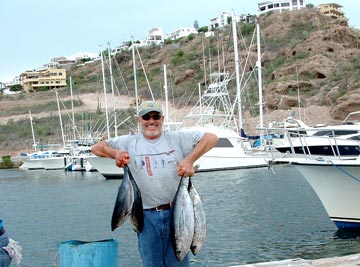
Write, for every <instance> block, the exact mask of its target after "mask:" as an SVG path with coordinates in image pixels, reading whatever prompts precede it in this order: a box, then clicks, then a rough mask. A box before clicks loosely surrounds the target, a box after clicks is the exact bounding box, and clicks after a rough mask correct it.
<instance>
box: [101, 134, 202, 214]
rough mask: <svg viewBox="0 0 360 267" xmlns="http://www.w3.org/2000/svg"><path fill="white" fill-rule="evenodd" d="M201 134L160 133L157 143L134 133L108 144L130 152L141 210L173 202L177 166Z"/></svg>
mask: <svg viewBox="0 0 360 267" xmlns="http://www.w3.org/2000/svg"><path fill="white" fill-rule="evenodd" d="M203 135H204V133H203V132H201V131H187V130H180V131H163V132H162V134H161V137H160V138H159V139H156V140H148V139H146V138H144V136H143V135H142V134H136V135H125V136H119V137H114V138H111V139H109V140H108V141H107V142H108V144H109V145H110V146H111V147H114V148H117V149H120V150H124V151H127V152H128V153H129V155H130V163H129V168H130V171H131V173H132V174H133V176H134V179H135V181H136V183H137V185H138V187H139V189H140V191H141V197H142V200H143V207H144V209H149V208H153V207H156V206H159V205H162V204H167V203H170V202H171V201H173V198H174V196H175V193H176V190H177V187H178V185H179V178H180V177H179V176H178V174H177V164H178V163H179V162H180V161H181V160H183V159H184V158H185V157H186V156H187V155H188V154H189V153H190V152H191V151H192V150H193V148H194V146H195V145H196V144H197V143H198V142H199V141H200V139H201V138H202V137H203Z"/></svg>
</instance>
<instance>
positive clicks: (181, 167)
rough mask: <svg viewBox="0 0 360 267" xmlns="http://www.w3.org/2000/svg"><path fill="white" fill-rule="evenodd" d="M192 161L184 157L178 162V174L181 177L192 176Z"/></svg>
mask: <svg viewBox="0 0 360 267" xmlns="http://www.w3.org/2000/svg"><path fill="white" fill-rule="evenodd" d="M193 165H194V163H193V162H192V161H191V160H187V159H184V160H182V161H180V162H179V164H178V175H179V176H182V177H192V176H194V174H195V170H194V166H193Z"/></svg>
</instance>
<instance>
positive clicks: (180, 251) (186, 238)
mask: <svg viewBox="0 0 360 267" xmlns="http://www.w3.org/2000/svg"><path fill="white" fill-rule="evenodd" d="M173 203H174V204H173V210H172V221H171V235H172V237H171V238H172V240H173V246H174V251H175V254H176V257H177V259H178V260H179V261H182V260H183V259H184V258H185V256H186V255H187V254H188V252H189V251H190V246H191V243H192V240H193V236H194V207H193V204H192V201H191V198H190V195H189V192H188V189H187V186H186V184H185V181H184V177H181V179H180V182H179V186H178V189H177V191H176V194H175V197H174V201H173Z"/></svg>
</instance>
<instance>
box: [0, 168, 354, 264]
mask: <svg viewBox="0 0 360 267" xmlns="http://www.w3.org/2000/svg"><path fill="white" fill-rule="evenodd" d="M275 171H276V174H273V173H272V172H271V171H269V170H268V169H267V168H260V169H247V170H233V171H223V172H212V173H198V174H196V176H195V178H194V184H195V186H196V187H197V189H198V191H199V193H200V195H201V196H202V198H203V201H204V205H205V211H206V215H207V221H208V230H207V240H206V243H205V245H204V247H203V249H202V250H201V251H200V254H199V255H198V256H196V257H192V258H191V260H192V266H197V267H200V266H218V267H220V266H222V267H223V266H231V265H239V264H247V263H254V262H263V261H270V260H282V259H289V258H304V259H316V258H322V257H332V256H342V255H348V254H352V253H359V252H360V236H358V235H356V234H351V233H342V232H339V231H337V228H336V227H335V225H334V224H333V223H332V222H331V221H330V220H329V218H328V216H327V214H326V212H325V210H324V208H323V207H322V205H321V203H320V201H319V199H318V198H317V196H316V195H315V193H314V192H313V191H312V189H311V187H310V186H309V185H308V184H307V182H306V181H305V180H304V179H303V178H302V176H301V175H300V174H299V173H298V172H297V171H296V169H295V168H292V167H285V166H284V167H279V166H276V168H275ZM120 182H121V181H120V180H105V179H104V178H103V177H102V176H101V175H100V174H99V173H97V172H91V173H87V172H83V173H80V172H64V171H19V170H1V171H0V189H1V191H0V192H1V193H0V203H1V208H0V216H2V217H3V219H4V220H5V226H6V229H7V231H8V232H9V234H10V237H11V238H13V239H14V240H16V241H18V242H19V244H20V245H21V246H22V247H23V260H22V262H21V264H20V265H19V266H32V267H39V266H59V259H58V255H57V252H58V251H57V244H58V243H60V242H64V241H67V240H82V241H94V240H103V239H109V238H115V239H117V240H118V241H119V256H120V258H119V265H120V266H127V267H134V266H141V261H140V257H139V254H138V251H137V238H136V234H135V232H134V231H133V230H132V229H131V226H130V225H129V224H128V223H127V222H126V223H125V224H124V225H123V226H121V227H120V229H117V230H115V231H114V232H112V231H111V230H110V221H111V215H112V210H113V207H114V203H115V198H116V195H117V190H118V186H119V184H120ZM13 265H14V266H15V264H13Z"/></svg>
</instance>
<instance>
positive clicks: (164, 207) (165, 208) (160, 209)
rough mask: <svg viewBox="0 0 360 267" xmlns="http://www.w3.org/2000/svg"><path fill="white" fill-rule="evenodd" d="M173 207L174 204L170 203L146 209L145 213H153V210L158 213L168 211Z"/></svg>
mask: <svg viewBox="0 0 360 267" xmlns="http://www.w3.org/2000/svg"><path fill="white" fill-rule="evenodd" d="M171 207H172V203H168V204H164V205H160V206H157V207H154V208H151V209H144V210H145V211H152V210H156V211H162V210H168V209H170V208H171Z"/></svg>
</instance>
